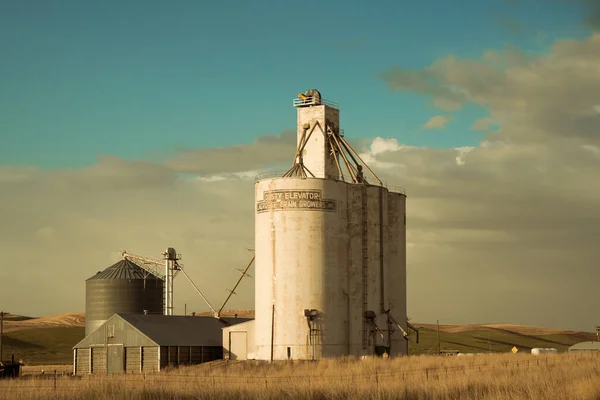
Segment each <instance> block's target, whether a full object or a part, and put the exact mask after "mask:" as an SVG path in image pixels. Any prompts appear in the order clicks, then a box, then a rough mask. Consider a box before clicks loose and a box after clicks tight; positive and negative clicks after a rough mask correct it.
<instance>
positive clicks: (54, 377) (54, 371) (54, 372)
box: [54, 370, 56, 391]
mask: <svg viewBox="0 0 600 400" xmlns="http://www.w3.org/2000/svg"><path fill="white" fill-rule="evenodd" d="M54 391H56V370H54Z"/></svg>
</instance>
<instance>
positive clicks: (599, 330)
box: [596, 325, 600, 342]
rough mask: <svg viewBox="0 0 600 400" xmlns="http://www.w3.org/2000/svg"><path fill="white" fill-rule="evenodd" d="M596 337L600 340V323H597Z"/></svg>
mask: <svg viewBox="0 0 600 400" xmlns="http://www.w3.org/2000/svg"><path fill="white" fill-rule="evenodd" d="M596 338H598V341H599V342H600V325H596Z"/></svg>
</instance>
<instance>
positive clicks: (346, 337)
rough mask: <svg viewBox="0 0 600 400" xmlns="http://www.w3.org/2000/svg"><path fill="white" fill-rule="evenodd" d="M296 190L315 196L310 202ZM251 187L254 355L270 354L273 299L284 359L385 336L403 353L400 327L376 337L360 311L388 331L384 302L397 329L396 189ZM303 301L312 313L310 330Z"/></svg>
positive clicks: (400, 217) (400, 264) (275, 183)
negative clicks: (373, 315)
mask: <svg viewBox="0 0 600 400" xmlns="http://www.w3.org/2000/svg"><path fill="white" fill-rule="evenodd" d="M302 194H304V195H308V194H311V195H312V196H318V197H319V202H314V201H313V202H312V203H310V204H311V206H309V205H307V204H308V203H306V202H304V203H303V200H300V199H299V198H298V196H301V195H302ZM255 196H256V200H257V212H256V229H255V240H256V243H255V250H256V260H255V263H256V264H255V265H256V279H255V285H256V287H255V293H256V294H255V296H256V297H255V301H256V304H255V308H256V320H255V344H256V358H257V359H269V358H270V353H271V324H272V311H273V305H275V318H274V330H273V332H274V333H273V343H274V347H273V353H274V358H275V359H287V358H288V348H289V350H290V354H291V358H292V359H311V358H312V357H313V352H314V357H315V358H322V357H337V356H343V355H348V354H351V355H364V354H373V352H374V347H375V346H376V345H381V346H386V347H387V346H389V343H390V339H391V340H392V344H393V346H392V347H393V349H392V355H396V354H406V340H405V339H404V338H403V337H402V333H401V332H395V333H393V334H392V336H391V337H389V336H387V334H386V335H385V336H384V338H383V339H381V338H380V337H379V335H378V334H375V335H374V334H373V333H372V327H371V326H369V325H368V324H366V323H365V321H364V318H363V315H364V311H373V312H375V313H376V314H377V325H378V327H379V328H380V329H381V330H383V331H387V330H388V320H387V316H386V315H385V314H384V311H386V310H388V309H391V314H392V316H394V317H395V318H396V319H397V320H398V321H399V322H401V324H402V325H403V328H404V329H406V248H405V227H404V210H405V208H404V207H405V196H404V195H399V194H394V193H391V194H390V193H388V191H387V189H382V188H380V187H374V186H368V187H365V186H363V185H352V184H348V183H344V182H339V181H333V180H325V179H314V178H309V179H304V178H277V179H266V180H262V181H260V182H258V183H257V184H256V188H255ZM363 196H366V199H365V198H363ZM323 200H327V201H325V202H323ZM365 200H366V208H364V204H365ZM380 210H381V212H380ZM365 218H366V220H365ZM365 228H366V235H365V231H364V229H365ZM364 240H366V242H365V241H364ZM380 243H383V246H381V245H380ZM363 244H366V246H364V245H363ZM364 249H366V257H365V256H364ZM382 256H383V257H382ZM382 262H383V263H382ZM382 267H383V268H382ZM382 272H383V276H382ZM363 278H365V279H363ZM382 278H383V280H382ZM365 283H366V285H365ZM382 292H383V293H382ZM382 300H383V304H382ZM305 309H316V310H318V312H319V317H318V319H317V320H316V322H315V326H314V328H316V329H318V330H319V331H318V333H317V334H316V336H315V337H311V335H310V334H309V325H308V321H307V318H306V317H305V316H304V310H305ZM227 329H229V328H227ZM313 339H314V340H313ZM365 339H366V340H365ZM311 341H312V343H315V344H314V345H311V344H310V343H311Z"/></svg>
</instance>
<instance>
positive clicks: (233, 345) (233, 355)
mask: <svg viewBox="0 0 600 400" xmlns="http://www.w3.org/2000/svg"><path fill="white" fill-rule="evenodd" d="M246 343H247V342H246V332H229V351H230V354H229V359H230V360H246V359H247V357H248V348H247V345H246Z"/></svg>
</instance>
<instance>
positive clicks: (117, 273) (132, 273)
mask: <svg viewBox="0 0 600 400" xmlns="http://www.w3.org/2000/svg"><path fill="white" fill-rule="evenodd" d="M163 285H164V282H163V280H161V279H160V278H158V277H156V276H155V275H153V274H151V273H149V272H147V271H146V270H144V269H143V268H140V267H139V266H137V265H136V264H134V263H133V262H131V261H129V260H127V259H124V260H121V261H119V262H118V263H116V264H114V265H111V266H110V267H108V268H107V269H105V270H104V271H101V272H98V273H97V274H96V275H94V276H92V277H91V278H89V279H88V280H86V283H85V298H86V301H85V334H86V336H87V335H89V334H90V333H92V332H93V331H95V330H96V329H97V328H98V327H99V326H100V325H102V324H103V323H104V322H105V321H106V320H107V319H108V318H110V317H111V316H112V315H113V314H115V313H124V314H142V313H144V310H146V311H147V312H148V313H151V314H161V313H162V311H163Z"/></svg>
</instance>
